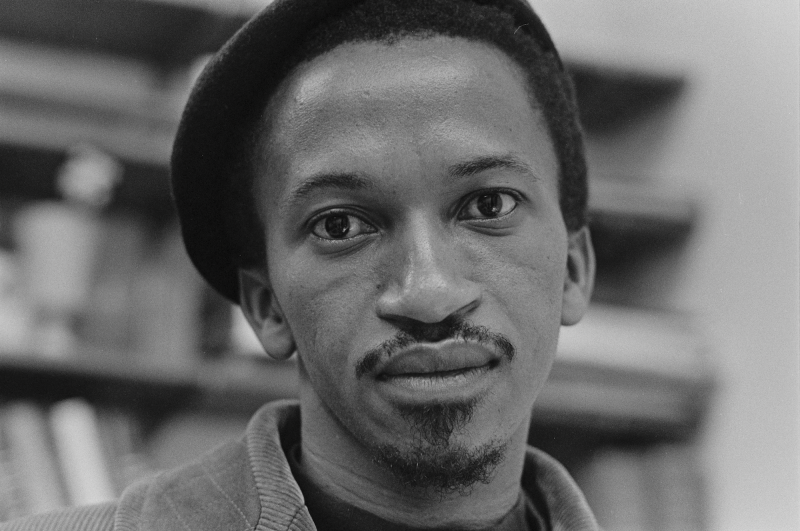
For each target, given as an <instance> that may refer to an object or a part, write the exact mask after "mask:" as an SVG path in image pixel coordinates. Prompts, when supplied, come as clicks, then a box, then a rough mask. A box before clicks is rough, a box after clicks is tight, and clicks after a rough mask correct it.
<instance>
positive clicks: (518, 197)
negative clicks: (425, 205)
mask: <svg viewBox="0 0 800 531" xmlns="http://www.w3.org/2000/svg"><path fill="white" fill-rule="evenodd" d="M490 194H504V195H507V196H510V197H511V198H512V199H513V200H514V203H515V204H514V206H513V207H512V208H511V210H509V211H508V212H506V213H505V214H502V215H500V216H498V217H486V218H472V217H466V216H464V214H463V212H464V211H465V209H466V208H467V207H468V206H469V205H471V204H472V202H473V201H475V200H476V199H478V198H480V197H481V196H485V195H490ZM522 200H523V198H522V196H521V195H520V194H519V193H518V192H516V191H514V190H508V189H504V188H496V189H494V188H490V189H484V190H479V191H477V192H475V193H473V194H471V195H470V196H468V197H467V198H466V200H465V201H463V202H462V203H461V206H460V207H459V209H458V218H457V219H458V220H460V221H472V222H478V223H484V224H485V223H497V222H498V221H499V220H503V219H505V218H506V217H507V216H510V215H511V214H513V213H514V211H515V210H516V209H517V207H518V206H519V203H520V202H522ZM334 216H347V217H348V218H354V219H356V220H358V223H359V224H361V225H362V227H363V226H366V227H369V228H371V230H367V231H366V232H361V233H359V234H356V235H355V236H350V237H344V238H326V237H324V236H320V235H319V234H316V232H315V229H316V227H317V225H318V224H319V223H320V222H322V221H324V220H326V219H329V218H332V217H334ZM308 227H309V229H308V231H309V233H310V234H311V235H312V236H313V237H315V238H316V239H318V240H320V241H323V242H325V243H328V244H331V243H333V244H336V243H342V242H347V241H351V240H353V239H355V238H359V237H361V236H366V235H369V234H374V233H375V232H377V229H376V228H375V225H374V224H373V223H370V222H368V221H366V219H365V216H364V215H363V214H361V213H355V212H353V211H351V210H347V209H335V210H328V211H325V212H323V213H321V214H319V215H317V216H314V217H313V218H311V219H310V220H309V222H308Z"/></svg>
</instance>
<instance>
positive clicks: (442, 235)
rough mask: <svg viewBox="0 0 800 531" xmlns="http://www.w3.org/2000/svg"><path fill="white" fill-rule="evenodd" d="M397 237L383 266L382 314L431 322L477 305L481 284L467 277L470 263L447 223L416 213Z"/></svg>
mask: <svg viewBox="0 0 800 531" xmlns="http://www.w3.org/2000/svg"><path fill="white" fill-rule="evenodd" d="M398 241H399V243H398V244H397V245H396V246H395V248H394V250H393V251H394V252H392V253H389V255H390V256H389V257H388V259H387V262H388V263H387V264H386V267H385V269H384V281H385V282H384V286H385V287H384V288H383V292H382V293H381V294H380V296H379V299H378V308H377V310H378V315H379V316H380V317H381V318H383V319H386V320H388V321H394V322H396V323H398V322H399V323H400V324H402V323H403V322H409V321H414V322H421V323H426V324H431V323H439V322H441V321H444V320H445V319H447V318H448V317H461V318H463V317H465V316H466V315H467V314H468V313H470V312H471V311H472V310H474V309H475V308H477V306H478V305H479V304H480V298H481V289H480V286H479V285H478V284H476V283H475V282H473V281H471V280H470V279H469V278H467V276H466V274H467V272H468V271H469V261H468V260H466V259H465V258H466V257H464V256H463V254H464V253H463V252H462V251H461V250H460V249H459V243H458V241H457V240H456V238H455V237H454V236H453V235H452V234H451V233H450V231H449V230H447V228H446V227H443V226H439V224H437V222H436V221H433V220H426V219H424V218H422V217H418V218H417V219H415V220H414V221H413V222H411V223H410V224H409V227H408V229H407V230H405V231H403V233H402V234H401V235H399V236H398Z"/></svg>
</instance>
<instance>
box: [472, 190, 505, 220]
mask: <svg viewBox="0 0 800 531" xmlns="http://www.w3.org/2000/svg"><path fill="white" fill-rule="evenodd" d="M502 208H503V198H502V197H500V194H486V195H482V196H480V197H478V211H479V212H480V213H481V214H483V215H484V216H490V217H495V216H497V214H499V213H500V211H501V210H502Z"/></svg>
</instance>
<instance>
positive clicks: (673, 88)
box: [567, 62, 685, 134]
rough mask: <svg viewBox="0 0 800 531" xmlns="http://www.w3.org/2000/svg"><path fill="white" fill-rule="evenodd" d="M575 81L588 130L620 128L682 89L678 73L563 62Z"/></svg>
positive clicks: (652, 109)
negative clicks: (660, 72) (668, 73)
mask: <svg viewBox="0 0 800 531" xmlns="http://www.w3.org/2000/svg"><path fill="white" fill-rule="evenodd" d="M567 68H568V70H569V71H570V74H572V79H573V81H574V83H575V95H576V97H577V99H578V107H579V108H580V115H581V122H582V123H583V126H584V128H585V129H586V130H587V131H589V132H592V133H601V134H602V133H607V132H612V131H615V130H619V129H622V128H624V127H626V126H628V125H630V123H631V122H633V121H635V120H638V119H641V118H645V117H647V115H648V114H650V113H651V112H653V111H654V110H656V109H658V108H660V107H662V106H664V105H669V104H670V103H671V102H672V101H673V100H674V99H675V98H676V97H677V96H678V95H679V94H680V93H681V91H682V89H683V87H684V85H685V80H684V78H683V76H682V75H680V74H673V75H667V74H652V73H643V72H641V71H639V70H621V69H616V68H609V67H605V68H601V67H598V66H596V65H589V64H586V63H577V62H572V63H570V62H567Z"/></svg>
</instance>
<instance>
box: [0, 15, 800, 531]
mask: <svg viewBox="0 0 800 531" xmlns="http://www.w3.org/2000/svg"><path fill="white" fill-rule="evenodd" d="M266 3H267V2H265V1H264V0H224V1H223V0H219V1H212V0H2V1H0V521H2V520H5V519H9V518H12V517H14V516H18V515H22V514H27V513H30V512H35V511H40V510H47V509H49V508H54V507H59V506H63V505H69V504H78V503H91V502H94V501H98V500H103V499H108V498H110V497H114V496H116V495H118V493H119V492H120V491H121V489H123V488H124V487H125V486H126V485H127V484H129V483H130V482H132V481H135V480H136V479H138V478H141V477H144V476H146V475H148V474H152V473H154V472H156V471H158V470H159V469H162V468H165V467H171V466H176V465H178V464H180V463H182V462H185V461H187V460H189V459H192V458H193V457H194V456H196V455H198V454H199V453H201V452H203V451H205V450H207V449H209V448H211V447H213V446H214V445H216V444H219V443H220V442H222V441H224V440H226V439H228V438H231V437H235V436H237V435H238V433H239V432H240V431H241V430H242V429H243V427H244V426H245V425H246V422H247V419H248V418H249V416H250V415H251V414H252V412H253V411H255V409H257V408H258V406H259V405H261V404H262V403H264V402H266V401H268V400H272V399H275V398H283V397H291V396H293V395H294V394H295V388H296V376H295V370H296V367H295V364H294V363H295V362H294V361H292V360H290V361H288V362H282V363H277V362H271V361H269V360H268V359H266V358H265V357H264V356H263V355H261V354H259V348H258V346H257V344H255V343H254V338H253V337H252V333H251V332H249V330H248V329H247V326H246V324H245V323H244V322H243V319H242V317H241V314H240V313H239V312H238V309H235V308H232V307H231V306H230V305H229V304H227V303H226V302H225V301H223V300H222V299H221V298H220V297H219V296H217V295H216V294H215V293H213V292H212V291H211V290H210V289H208V288H206V287H205V286H204V284H203V282H202V281H201V280H200V279H199V278H198V277H197V275H196V273H195V272H194V270H193V268H192V266H191V264H190V263H189V262H188V259H187V258H186V256H185V254H184V251H183V248H182V243H181V241H180V236H179V234H178V232H177V228H176V220H175V217H174V214H173V211H172V207H171V204H170V200H169V187H168V160H169V154H170V149H171V145H172V136H173V134H174V132H175V129H176V127H177V123H178V120H179V117H180V112H181V109H182V106H183V104H184V102H185V99H186V97H187V95H188V91H189V88H190V87H191V83H192V81H193V79H194V78H195V77H196V75H197V74H198V72H199V71H200V69H201V68H202V66H203V64H204V63H205V61H206V60H207V55H208V54H209V53H212V52H213V51H215V50H216V49H218V47H219V46H220V45H221V44H222V43H223V42H224V41H225V39H226V38H227V37H229V36H230V35H231V34H232V33H233V32H234V31H235V30H236V29H237V28H238V27H239V26H240V25H241V24H242V23H243V22H244V21H245V20H246V19H247V18H249V16H251V15H252V14H253V13H255V12H256V11H258V10H259V9H260V8H261V7H263V5H265V4H266ZM534 6H535V7H536V9H537V11H538V12H539V14H540V16H541V17H542V19H543V20H544V22H545V24H546V25H547V27H548V28H549V29H550V31H551V33H552V36H553V38H554V40H555V41H556V43H557V45H558V47H559V49H560V51H561V53H562V56H563V57H564V58H565V60H566V62H567V63H568V67H569V69H570V70H571V72H572V73H573V76H574V79H575V83H576V89H577V94H578V99H579V105H580V107H581V119H582V122H583V125H584V128H585V131H586V135H587V146H588V153H589V159H590V168H591V179H592V183H591V185H592V199H591V212H592V221H591V226H592V232H593V238H594V242H595V246H596V248H597V254H598V283H597V293H596V297H595V302H594V304H593V306H592V308H591V309H590V312H589V314H588V315H587V317H586V319H585V320H584V322H582V323H581V324H579V325H578V326H576V327H571V328H565V329H563V331H562V338H561V342H560V346H559V349H560V352H559V358H558V360H557V362H556V365H555V367H554V369H553V374H552V376H551V378H550V381H549V383H548V385H547V387H546V388H545V389H544V391H543V393H542V395H541V397H540V399H539V401H538V402H537V405H536V407H535V410H534V412H533V419H534V422H533V426H532V428H531V434H530V438H531V442H532V443H533V444H535V445H537V446H539V447H541V448H543V449H545V450H547V451H548V452H550V453H552V454H553V455H555V456H556V457H557V458H559V459H560V460H561V461H562V462H563V463H564V464H565V465H566V466H567V467H568V468H569V469H570V470H571V471H572V472H573V474H574V475H575V476H576V478H577V479H578V481H579V482H580V483H581V485H582V487H583V488H584V490H585V491H586V493H587V497H588V498H589V500H590V503H591V504H592V505H593V507H594V509H595V510H596V512H597V514H598V518H599V519H600V520H601V523H602V524H603V525H604V526H605V528H606V529H607V530H608V531H615V530H693V529H696V530H714V531H717V530H719V531H722V530H740V529H741V530H745V529H747V530H762V529H763V530H789V529H800V509H799V507H800V447H799V445H798V444H799V443H798V439H799V437H800V407H799V406H798V402H799V400H798V394H799V393H800V374H799V373H800V370H799V368H798V367H799V365H798V363H799V362H798V360H799V356H798V351H799V349H800V346H799V341H800V333H799V332H798V329H799V328H800V315H799V313H798V306H799V305H800V291H799V290H798V276H799V275H800V265H799V263H798V254H799V250H798V233H799V230H798V229H799V228H800V218H799V217H798V209H799V207H800V195H799V194H798V189H799V186H800V184H799V183H800V178H799V177H800V155H799V153H800V149H799V148H800V132H799V130H800V125H799V123H800V122H799V120H800V118H799V113H798V107H799V106H800V103H799V102H800V89H799V88H798V87H799V85H800V82H799V81H798V77H799V76H800V67H799V66H798V65H800V15H799V13H798V12H799V11H800V8H799V7H798V5H797V3H796V2H792V1H789V0H775V1H773V2H756V1H754V0H738V1H730V0H729V1H722V0H707V1H704V2H690V1H688V0H664V1H662V2H641V1H640V2H633V1H631V0H606V1H604V2H595V1H592V0H572V1H570V2H558V1H556V0H536V1H535V2H534Z"/></svg>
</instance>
